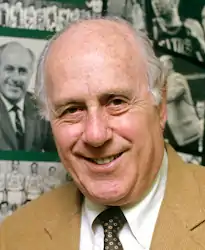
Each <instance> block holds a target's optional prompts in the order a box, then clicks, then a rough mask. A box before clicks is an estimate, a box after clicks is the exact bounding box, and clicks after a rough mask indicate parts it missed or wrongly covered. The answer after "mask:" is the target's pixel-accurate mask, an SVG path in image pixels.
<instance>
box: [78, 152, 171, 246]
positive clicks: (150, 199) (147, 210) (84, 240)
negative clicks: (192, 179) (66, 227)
mask: <svg viewBox="0 0 205 250" xmlns="http://www.w3.org/2000/svg"><path fill="white" fill-rule="evenodd" d="M167 169H168V160H167V153H166V151H165V152H164V157H163V161H162V166H161V168H160V171H159V173H158V175H157V177H156V179H155V182H154V183H153V185H152V187H151V189H150V191H149V192H148V193H147V195H146V196H145V197H144V198H143V199H142V200H141V201H140V202H139V203H137V204H135V205H134V206H132V207H130V208H126V209H125V208H123V207H122V211H123V213H124V215H125V217H126V219H127V223H126V224H125V225H124V226H123V228H122V230H121V231H120V233H119V238H120V241H121V243H122V245H123V249H124V250H131V249H135V250H142V249H143V250H144V249H146V250H149V248H150V245H151V240H152V235H153V232H154V228H155V224H156V220H157V217H158V213H159V209H160V206H161V203H162V200H163V198H164V192H165V187H166V181H167ZM105 208H106V207H105V206H102V205H98V204H94V203H93V202H91V201H90V200H88V199H87V198H85V200H84V203H83V206H82V215H81V216H82V217H81V232H80V250H85V249H86V250H87V249H88V250H103V247H104V231H103V227H102V226H101V225H98V224H95V223H93V222H94V220H95V218H96V217H97V216H98V215H99V214H100V213H101V212H102V211H103V210H105Z"/></svg>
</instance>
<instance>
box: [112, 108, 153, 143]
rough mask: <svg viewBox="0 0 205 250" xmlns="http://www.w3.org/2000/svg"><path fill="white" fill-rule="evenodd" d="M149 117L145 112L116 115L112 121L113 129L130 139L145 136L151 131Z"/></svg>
mask: <svg viewBox="0 0 205 250" xmlns="http://www.w3.org/2000/svg"><path fill="white" fill-rule="evenodd" d="M149 123H150V121H149V117H147V116H146V115H144V114H137V113H134V112H133V113H129V114H126V115H124V116H123V117H116V119H114V121H113V122H112V127H113V131H114V132H115V133H117V134H118V135H120V136H121V137H123V138H125V139H126V140H128V141H133V140H136V138H143V137H145V136H146V134H147V133H149V127H148V124H149Z"/></svg>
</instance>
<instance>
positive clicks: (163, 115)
mask: <svg viewBox="0 0 205 250" xmlns="http://www.w3.org/2000/svg"><path fill="white" fill-rule="evenodd" d="M161 96H162V99H161V103H160V104H159V118H160V126H161V128H162V130H164V128H165V124H166V121H167V100H166V99H167V88H166V86H165V87H163V89H162V90H161Z"/></svg>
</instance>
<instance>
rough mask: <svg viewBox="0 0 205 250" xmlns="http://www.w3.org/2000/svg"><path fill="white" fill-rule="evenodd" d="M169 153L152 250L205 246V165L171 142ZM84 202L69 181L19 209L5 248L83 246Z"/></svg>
mask: <svg viewBox="0 0 205 250" xmlns="http://www.w3.org/2000/svg"><path fill="white" fill-rule="evenodd" d="M167 152H168V164H169V166H168V180H167V187H166V191H165V197H164V200H163V202H162V205H161V208H160V212H159V216H158V220H157V223H156V227H155V231H154V235H153V238H152V243H151V250H202V249H205V169H203V167H199V166H194V165H187V164H185V163H183V162H182V160H181V158H179V156H178V155H177V154H176V152H175V151H174V150H173V149H172V148H171V147H170V146H167ZM81 202H82V195H81V194H80V193H79V191H78V190H77V188H76V187H75V185H74V184H68V185H66V186H64V187H61V188H58V189H56V190H55V191H52V192H50V193H47V194H45V195H43V196H42V197H40V198H39V199H37V200H35V201H33V202H32V203H30V204H28V205H26V206H25V207H24V208H22V209H19V210H18V211H17V212H16V213H14V214H13V215H12V216H11V217H9V218H8V219H6V220H5V222H4V223H3V224H2V225H1V229H0V250H58V249H59V250H78V249H79V240H80V218H81ZM85 250H88V249H85Z"/></svg>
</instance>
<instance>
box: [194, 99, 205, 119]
mask: <svg viewBox="0 0 205 250" xmlns="http://www.w3.org/2000/svg"><path fill="white" fill-rule="evenodd" d="M204 110H205V103H204V101H198V102H197V103H196V111H197V114H198V117H199V119H203V118H204Z"/></svg>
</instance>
